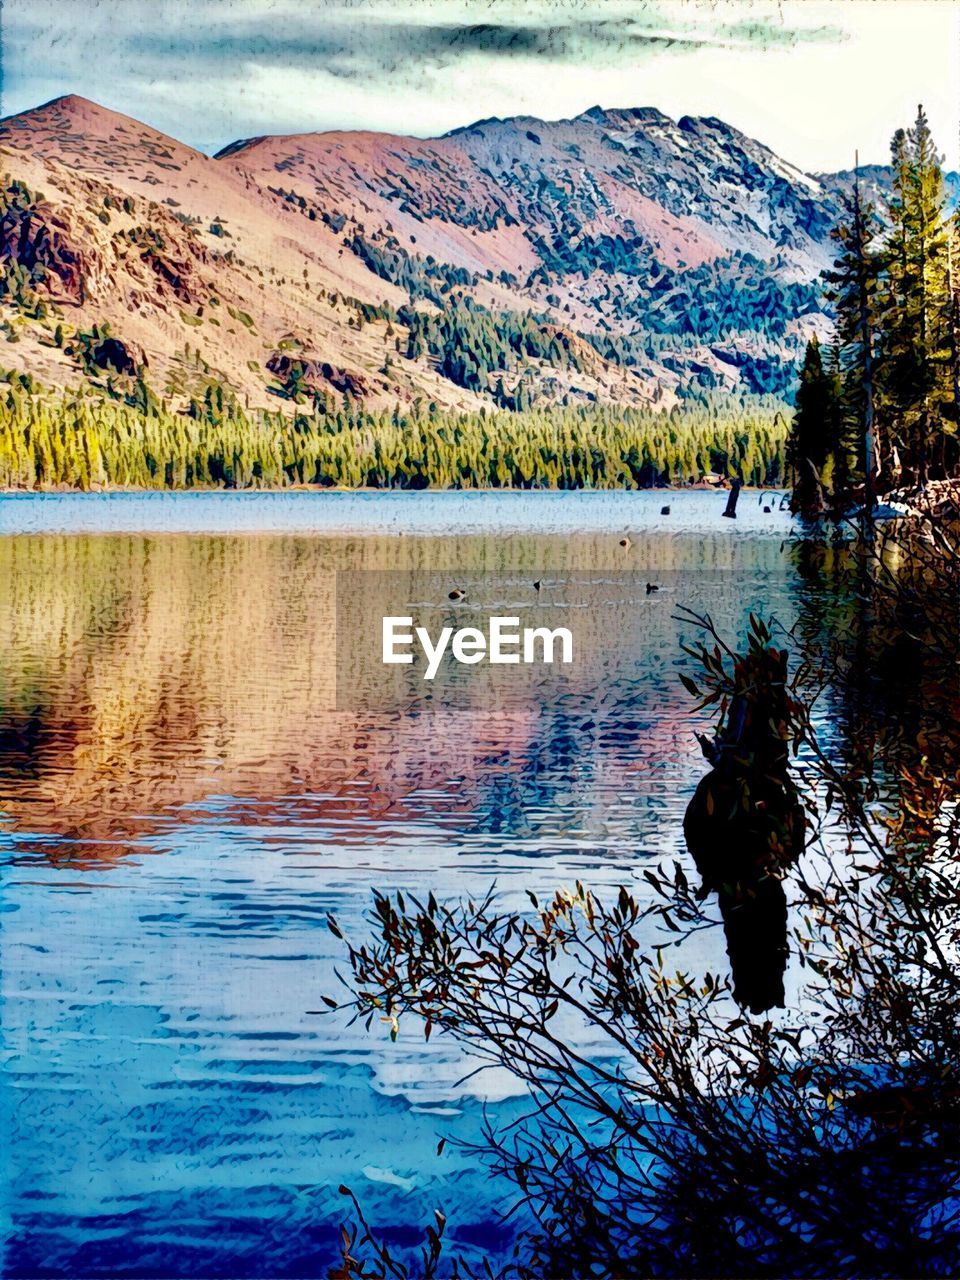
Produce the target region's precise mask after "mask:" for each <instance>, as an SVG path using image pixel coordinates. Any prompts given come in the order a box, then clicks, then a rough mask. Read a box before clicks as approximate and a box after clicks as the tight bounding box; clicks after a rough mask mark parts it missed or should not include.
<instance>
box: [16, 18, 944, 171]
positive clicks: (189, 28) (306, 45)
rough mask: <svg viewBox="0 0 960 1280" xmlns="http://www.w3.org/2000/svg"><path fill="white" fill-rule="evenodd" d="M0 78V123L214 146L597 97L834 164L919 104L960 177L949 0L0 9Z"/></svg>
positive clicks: (448, 124)
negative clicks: (106, 123)
mask: <svg viewBox="0 0 960 1280" xmlns="http://www.w3.org/2000/svg"><path fill="white" fill-rule="evenodd" d="M2 73H3V96H2V111H3V114H5V115H8V114H12V113H14V112H17V111H22V110H24V109H26V108H28V107H31V106H35V105H37V104H38V103H40V102H44V101H47V100H48V99H50V98H53V97H56V96H58V95H60V94H64V93H79V94H83V95H84V96H85V97H88V98H93V99H95V100H96V101H98V102H101V103H103V104H105V105H106V106H109V107H113V108H115V109H116V110H119V111H123V112H126V113H127V114H129V115H133V116H135V117H137V118H139V119H142V120H146V121H148V122H149V123H151V124H153V125H155V126H157V127H158V128H160V129H163V130H164V131H165V132H167V133H170V134H173V135H174V136H175V137H177V138H180V139H182V140H183V141H185V142H190V143H192V144H193V145H194V146H198V147H200V148H202V149H203V150H208V151H212V150H216V149H218V148H219V147H221V146H223V145H225V144H226V143H227V142H230V141H232V140H234V139H235V138H237V137H247V136H251V135H254V134H260V133H277V132H283V133H291V132H303V131H307V130H315V129H331V128H364V129H384V130H390V131H394V132H398V133H414V134H421V135H428V134H437V133H442V132H445V131H446V130H448V129H451V128H454V127H456V126H457V125H461V124H467V123H469V122H470V121H472V120H476V119H479V118H482V117H486V116H507V115H535V116H541V117H545V118H560V117H566V116H572V115H576V114H578V113H579V112H581V111H584V110H585V109H586V108H587V107H590V106H593V105H594V104H595V103H600V104H601V105H602V106H607V107H610V106H655V107H659V108H660V109H661V110H662V111H666V112H667V113H668V114H670V115H673V116H675V117H677V116H680V115H684V114H690V115H715V116H719V117H721V118H722V119H724V120H726V121H728V122H729V123H731V124H733V125H735V126H737V127H738V128H740V129H742V130H744V132H746V133H749V134H751V135H752V136H754V137H757V138H759V139H760V140H761V141H763V142H766V143H767V144H768V145H770V146H772V147H773V148H774V149H775V150H777V151H778V152H780V154H781V155H783V156H784V157H785V158H786V159H788V160H792V161H793V162H794V163H796V164H799V165H801V166H802V167H804V168H807V169H835V168H841V167H846V166H848V165H849V164H851V163H852V159H853V153H854V150H855V149H856V148H858V147H859V150H860V156H861V160H863V161H885V160H886V157H887V147H888V141H889V137H890V134H891V133H892V131H893V129H894V128H895V127H896V126H897V125H899V124H901V123H906V122H908V121H909V120H910V118H911V117H912V115H913V114H914V112H915V110H916V104H917V103H918V102H919V101H922V102H923V103H924V104H925V106H926V107H927V110H928V113H929V115H930V118H931V122H932V124H933V127H934V133H935V137H936V138H937V141H938V144H939V146H940V148H941V150H943V151H944V152H946V155H947V161H948V164H949V165H950V166H951V167H954V168H955V167H957V166H958V107H957V104H958V102H960V0H526V2H523V0H3V5H2Z"/></svg>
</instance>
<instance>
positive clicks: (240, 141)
mask: <svg viewBox="0 0 960 1280" xmlns="http://www.w3.org/2000/svg"><path fill="white" fill-rule="evenodd" d="M267 140H268V135H267V134H265V133H261V134H259V135H258V136H257V137H255V138H237V140H236V142H228V143H227V145H226V146H225V147H221V149H220V150H219V151H217V152H216V153H215V155H214V157H213V158H214V160H225V159H226V158H227V156H235V155H237V154H238V153H239V152H241V151H246V150H248V148H250V147H255V146H256V145H257V143H258V142H266V141H267Z"/></svg>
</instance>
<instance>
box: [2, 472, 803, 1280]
mask: <svg viewBox="0 0 960 1280" xmlns="http://www.w3.org/2000/svg"><path fill="white" fill-rule="evenodd" d="M778 497H779V495H778ZM725 500H726V496H725V495H724V494H720V493H708V492H702V493H701V492H697V493H662V492H661V493H634V494H628V493H602V494H599V493H598V494H589V493H579V494H546V493H544V494H515V493H471V494H444V493H437V494H433V493H417V494H346V493H344V494H339V493H324V494H310V493H283V494H237V495H227V494H184V495H163V494H150V495H136V494H119V495H110V496H95V495H66V494H65V495H44V496H36V497H23V496H7V497H0V591H2V595H0V875H2V914H0V928H2V956H3V988H2V1006H0V1051H2V1061H0V1071H2V1076H0V1080H2V1117H0V1118H2V1122H3V1128H4V1132H5V1133H6V1134H8V1135H9V1139H8V1141H7V1142H6V1143H5V1152H4V1172H3V1178H4V1188H3V1208H4V1213H5V1217H6V1259H5V1266H4V1273H5V1274H6V1275H9V1276H31V1275H37V1274H43V1275H50V1276H53V1275H56V1276H95V1275H97V1276H103V1275H111V1276H114V1275H116V1276H156V1275H168V1276H172V1275H178V1276H179V1275H188V1274H189V1275H191V1276H197V1277H206V1276H252V1275H257V1276H266V1275H269V1276H319V1275H323V1274H325V1272H326V1270H327V1268H328V1267H329V1265H330V1264H331V1263H332V1261H333V1260H334V1258H335V1256H336V1252H337V1223H338V1222H339V1221H340V1220H341V1218H342V1217H343V1214H344V1205H345V1201H344V1200H343V1198H342V1197H341V1196H340V1195H339V1194H338V1191H337V1188H338V1186H339V1184H340V1183H346V1184H348V1185H349V1186H350V1187H352V1188H353V1190H354V1191H355V1192H356V1193H357V1195H358V1196H359V1198H360V1199H361V1201H362V1202H363V1203H364V1205H365V1207H366V1209H367V1211H368V1216H369V1218H370V1220H371V1221H372V1222H374V1223H376V1224H378V1225H380V1226H383V1227H385V1228H387V1229H389V1230H390V1231H391V1232H392V1238H393V1239H395V1240H397V1241H399V1242H401V1243H403V1242H404V1241H408V1240H409V1239H410V1238H411V1236H410V1235H409V1233H408V1231H407V1228H408V1227H410V1226H413V1227H417V1228H419V1226H420V1224H422V1223H424V1222H426V1221H427V1220H428V1216H429V1215H432V1212H433V1209H434V1208H435V1207H442V1208H443V1209H444V1211H445V1212H446V1214H447V1217H448V1220H449V1228H448V1231H449V1234H450V1236H451V1237H452V1238H453V1239H454V1240H455V1241H458V1242H460V1243H461V1244H466V1245H470V1244H473V1245H475V1246H477V1247H479V1248H486V1247H489V1248H491V1249H497V1248H500V1247H506V1245H507V1244H508V1242H509V1238H510V1230H511V1227H510V1226H509V1224H503V1223H502V1222H501V1221H500V1217H499V1215H500V1214H501V1213H502V1211H503V1210H505V1209H506V1208H507V1207H508V1206H509V1205H510V1204H511V1203H512V1198H511V1192H510V1188H509V1187H505V1186H500V1185H498V1184H497V1183H496V1182H494V1181H492V1180H490V1179H489V1178H488V1177H487V1175H486V1174H485V1173H484V1171H483V1170H482V1169H481V1168H479V1167H478V1166H477V1165H476V1163H475V1162H474V1160H473V1159H472V1158H470V1157H469V1156H467V1155H466V1154H464V1153H463V1152H461V1151H460V1150H459V1149H458V1148H457V1146H456V1144H455V1142H453V1141H450V1142H448V1143H447V1145H446V1146H445V1148H444V1150H443V1153H442V1155H440V1156H438V1155H437V1145H438V1142H439V1141H440V1138H442V1137H448V1138H449V1139H457V1138H468V1139H469V1138H472V1137H476V1136H477V1135H478V1133H479V1128H480V1124H481V1120H482V1111H483V1107H484V1106H485V1105H486V1106H487V1107H488V1108H489V1110H490V1114H491V1115H492V1116H493V1117H494V1118H495V1119H502V1120H506V1119H509V1118H511V1117H513V1116H516V1115H518V1114H520V1113H521V1111H522V1109H523V1107H524V1098H523V1097H522V1096H521V1095H519V1094H518V1090H517V1088H516V1086H515V1083H514V1082H513V1081H512V1080H510V1079H509V1078H504V1077H503V1076H501V1075H498V1074H497V1073H496V1072H485V1073H481V1074H480V1075H474V1076H472V1077H471V1078H470V1079H469V1080H468V1081H466V1082H465V1083H462V1082H461V1081H462V1077H464V1076H465V1075H466V1074H468V1073H469V1072H470V1071H471V1070H472V1068H473V1066H474V1065H475V1064H473V1063H471V1062H469V1061H467V1060H464V1059H463V1058H461V1056H460V1055H459V1053H458V1052H457V1051H456V1050H455V1049H454V1048H453V1047H451V1046H450V1045H448V1044H446V1043H445V1042H444V1040H443V1038H442V1037H441V1038H439V1039H437V1038H434V1039H432V1040H431V1041H430V1043H429V1044H425V1043H424V1042H423V1040H422V1038H421V1037H419V1036H417V1035H416V1034H414V1033H412V1032H411V1033H410V1034H405V1033H404V1029H403V1028H401V1034H400V1036H399V1038H398V1040H397V1041H396V1043H391V1041H390V1039H389V1036H388V1034H387V1029H386V1028H384V1027H381V1026H377V1025H374V1026H373V1027H372V1029H371V1030H370V1031H369V1032H368V1031H366V1030H364V1028H363V1027H362V1026H361V1025H355V1026H348V1025H347V1024H346V1020H345V1019H344V1018H342V1017H341V1016H340V1015H330V1016H320V1015H318V1013H317V1012H316V1011H317V1010H318V1009H322V1008H323V1007H324V1006H323V996H324V995H325V994H327V993H333V994H337V986H336V979H335V976H334V974H333V967H334V965H335V964H336V963H337V962H338V959H342V950H341V944H339V943H338V942H337V940H336V939H335V938H334V937H333V936H332V935H331V933H330V932H329V931H328V930H327V927H326V923H325V920H326V916H327V914H328V912H333V913H334V914H335V915H336V916H337V918H338V920H339V921H340V922H341V925H342V926H344V927H345V928H346V929H348V930H349V931H350V933H351V934H352V935H354V936H359V935H360V934H362V932H363V928H364V926H363V923H362V917H363V915H364V912H365V911H366V909H367V907H368V904H369V896H370V889H371V887H372V886H376V887H378V888H382V889H398V888H402V889H404V890H413V891H418V890H419V891H421V892H423V893H426V892H427V891H428V890H429V889H433V891H434V892H435V893H436V894H437V896H438V897H456V896H460V895H467V894H476V893H478V892H481V891H483V890H485V889H487V888H488V887H489V886H490V885H491V884H492V883H494V882H496V885H497V887H498V891H499V893H500V894H501V895H502V897H503V898H504V900H506V901H508V902H511V903H515V904H516V905H517V906H522V905H524V904H526V901H527V899H526V891H527V890H532V891H535V892H541V893H543V892H550V891H553V890H554V889H556V888H557V887H559V886H561V885H569V884H572V882H573V881H574V880H576V879H581V880H583V881H584V882H586V883H588V884H589V885H591V886H593V887H594V888H598V889H600V890H601V891H602V889H603V887H604V886H613V885H619V884H621V883H627V884H629V885H630V886H631V887H632V888H634V889H635V890H636V891H637V892H638V893H640V894H643V893H644V891H645V881H644V880H643V871H644V869H645V868H647V867H649V866H650V865H652V864H655V863H656V862H657V861H658V860H659V859H661V858H663V857H678V858H681V859H683V860H684V861H685V864H687V865H689V862H690V860H689V858H688V855H687V854H686V852H685V849H684V845H683V836H682V830H681V823H682V818H683V813H684V809H685V807H686V804H687V802H688V800H689V798H690V796H691V794H692V792H693V789H694V787H695V785H696V782H697V780H698V779H699V777H701V776H702V774H703V772H704V770H705V765H704V762H703V759H702V756H701V753H700V749H699V746H698V744H697V742H696V740H695V737H694V734H695V731H696V730H698V729H699V730H702V729H704V728H705V727H706V724H705V722H704V720H702V719H698V718H697V717H695V716H693V715H692V714H691V699H690V697H689V695H688V694H687V693H685V691H684V690H683V688H682V686H681V685H680V683H679V680H678V678H677V676H678V670H679V669H680V666H679V659H680V657H681V655H680V652H679V647H678V646H679V641H680V639H681V638H682V637H687V638H691V639H692V638H694V634H695V633H694V631H693V628H692V627H691V626H690V624H688V623H684V622H681V621H679V620H678V619H677V617H676V614H677V610H678V608H679V607H681V606H690V607H693V608H696V609H698V610H708V611H709V612H710V613H711V614H712V615H713V617H714V618H715V619H716V621H717V622H718V624H719V625H720V626H721V628H722V629H723V630H724V632H725V633H727V634H729V635H731V636H732V637H735V636H736V635H737V634H738V633H739V632H741V631H742V629H743V627H744V625H745V623H746V620H747V616H748V614H749V612H750V611H751V610H752V611H754V612H758V613H760V614H763V615H764V616H771V615H772V616H775V617H776V618H777V619H778V621H779V622H780V623H781V624H782V625H783V626H784V627H787V628H788V627H790V626H792V625H793V623H794V621H795V620H796V618H797V617H798V615H799V613H800V612H801V611H802V609H803V607H804V602H805V599H806V598H807V594H808V593H809V591H810V590H811V589H812V588H811V586H810V584H809V582H808V581H807V580H806V579H805V578H804V575H803V574H802V573H800V572H798V570H797V568H796V565H795V558H794V557H793V556H792V554H791V549H790V547H789V546H786V547H785V546H784V540H785V539H786V538H787V537H788V535H789V533H790V527H791V522H790V518H789V516H788V515H786V514H783V513H780V512H779V510H778V505H779V503H778V501H777V500H772V501H771V499H770V498H768V499H766V500H765V501H766V504H767V505H772V510H771V511H769V512H765V511H764V509H763V507H764V502H762V501H761V500H760V498H759V495H757V494H755V493H746V492H745V493H744V494H742V495H741V499H740V508H739V512H740V514H739V518H738V520H737V521H736V522H734V521H729V520H724V519H723V518H722V517H721V514H720V513H721V511H722V510H723V506H724V503H725ZM664 504H669V506H670V514H669V515H667V516H664V515H661V514H660V511H661V507H662V506H663V505H664ZM624 540H625V541H626V542H627V544H628V545H626V546H623V545H621V542H622V541H624ZM338 575H339V577H338ZM384 575H390V576H388V577H384ZM535 581H536V582H539V583H540V584H541V587H540V589H539V591H538V590H536V589H535V588H534V586H533V584H534V582H535ZM338 582H339V584H340V586H339V600H340V629H339V632H338V607H337V606H338ZM648 582H649V583H650V584H651V586H654V587H656V588H657V590H655V591H648V590H647V587H646V584H647V583H648ZM382 583H387V586H386V587H383V588H381V587H379V586H377V584H382ZM391 583H392V584H395V586H396V591H397V592H398V593H399V595H398V597H397V598H398V599H399V600H401V602H402V601H403V600H404V599H406V598H407V597H409V598H410V599H412V600H413V601H414V602H415V604H416V605H417V607H421V606H422V607H424V608H427V607H429V608H432V609H435V610H437V611H438V616H439V615H440V614H443V613H444V611H446V612H447V613H449V612H450V605H449V602H448V591H449V590H451V589H455V588H459V587H462V585H463V584H464V583H466V584H468V585H469V590H468V595H467V599H466V601H465V602H464V610H463V611H462V612H461V613H460V614H459V615H458V616H460V617H461V618H465V619H470V618H471V617H472V616H474V614H472V613H471V606H473V607H474V613H475V612H476V609H477V608H480V607H486V606H487V605H490V606H491V607H492V605H494V604H496V606H497V607H498V608H501V607H502V608H504V609H507V610H508V611H513V612H516V613H517V614H518V615H521V616H524V615H529V616H530V617H531V618H535V617H539V616H540V615H541V614H542V613H543V611H544V610H549V609H553V608H556V609H560V608H566V609H567V610H568V611H569V616H570V617H572V618H574V619H575V621H574V623H572V624H571V625H572V626H573V627H574V629H575V634H576V636H577V640H578V654H579V660H578V662H577V663H575V664H574V665H573V666H572V667H571V669H570V670H569V671H567V672H563V673H560V672H556V671H546V670H544V671H541V672H537V673H532V674H531V673H526V675H525V678H524V680H522V681H520V682H519V683H517V684H515V685H511V683H510V680H509V679H508V678H507V677H506V676H504V677H503V679H500V678H499V677H498V679H497V681H495V682H490V681H487V683H483V681H482V680H481V681H480V683H471V681H473V680H474V677H473V676H472V675H471V674H470V673H468V672H465V671H464V672H459V673H454V674H453V676H452V677H451V679H450V680H448V682H447V685H446V686H445V690H444V692H443V693H442V694H440V693H438V694H437V695H436V696H433V697H428V698H425V697H424V696H423V693H422V690H421V689H420V688H419V687H418V686H417V685H416V684H415V682H410V681H408V682H407V683H406V684H403V683H401V684H400V685H398V686H396V687H392V688H391V690H390V691H389V697H387V696H386V695H385V694H384V693H383V690H382V688H381V681H382V678H383V670H382V668H380V667H378V666H377V664H376V663H374V662H369V661H367V660H366V659H365V658H364V657H363V656H362V650H361V649H360V648H359V647H357V646H355V645H354V644H353V642H352V638H351V634H350V632H349V628H348V627H347V626H346V624H345V623H344V620H343V619H344V616H345V615H344V608H345V603H344V602H345V600H346V602H347V603H351V602H359V603H358V604H357V607H358V608H360V609H361V610H362V609H366V610H367V613H368V614H371V615H372V613H375V612H376V606H377V600H378V598H379V595H380V592H381V590H382V591H387V592H388V593H389V591H390V589H391V588H390V585H389V584H391ZM344 584H346V590H345V589H344ZM364 584H369V585H370V590H367V588H366V587H365V586H364ZM373 588H376V590H373ZM485 592H486V595H485V594H484V593H485ZM411 593H412V594H411ZM538 610H539V611H540V613H537V611H538ZM358 616H366V615H363V614H362V613H361V614H360V615H358ZM358 655H359V656H358ZM347 668H349V689H348V690H347V694H346V695H345V693H344V688H343V686H342V683H341V684H339V685H338V679H339V678H340V676H342V675H343V672H344V671H345V670H346V669H347ZM347 695H349V696H347ZM646 892H649V890H646ZM696 948H697V949H698V956H699V958H702V959H705V960H707V961H709V962H710V963H712V964H714V965H715V966H718V967H723V966H724V964H725V957H724V948H723V938H722V935H721V934H720V933H719V931H715V932H713V933H709V934H705V935H702V936H701V937H700V938H699V939H698V941H697V943H696ZM789 980H790V975H789V974H788V981H789Z"/></svg>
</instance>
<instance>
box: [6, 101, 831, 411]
mask: <svg viewBox="0 0 960 1280" xmlns="http://www.w3.org/2000/svg"><path fill="white" fill-rule="evenodd" d="M0 172H3V174H4V175H5V182H4V186H5V188H6V190H5V194H4V196H3V208H2V210H0V269H2V286H0V292H2V294H3V297H2V307H0V320H2V324H3V329H4V335H5V336H6V338H7V343H5V344H4V345H3V346H2V347H0V352H2V355H0V364H3V365H4V366H5V367H8V368H9V367H12V368H16V369H22V370H24V371H26V372H29V373H31V374H32V375H33V376H35V377H36V378H37V379H39V380H40V381H43V382H53V383H57V384H63V383H67V384H69V383H72V382H79V381H82V380H83V379H88V380H94V381H100V382H103V381H104V380H106V379H111V380H113V382H114V383H117V382H119V383H122V382H123V380H124V379H128V380H129V379H135V378H137V377H141V378H142V379H144V380H145V381H146V382H148V383H149V385H150V386H151V387H152V388H153V389H154V390H155V391H156V393H157V394H159V395H162V396H164V397H165V398H167V399H168V400H169V401H170V402H171V403H173V404H177V403H184V402H186V401H188V400H189V398H190V397H194V396H197V395H198V394H200V393H202V392H203V391H204V389H205V388H208V387H209V386H210V385H211V384H212V383H219V384H221V385H223V386H225V387H227V388H229V389H232V390H233V391H235V392H236V393H237V394H238V395H239V396H240V397H242V398H243V399H245V400H246V401H247V402H248V403H250V404H255V405H268V406H271V407H280V406H285V405H288V404H292V403H294V402H300V403H303V402H304V401H309V400H310V399H311V398H312V399H318V398H324V399H325V400H329V399H330V398H333V399H340V398H342V397H345V396H346V397H351V398H353V399H355V400H357V401H359V402H362V403H364V404H366V405H368V406H371V407H383V406H387V405H391V406H392V405H393V404H396V403H400V404H406V405H410V404H413V403H414V402H417V401H419V402H421V403H429V402H434V403H436V404H438V405H439V406H441V407H450V408H454V407H460V408H465V409H469V408H476V407H478V406H479V405H482V404H486V405H490V406H493V405H497V406H500V407H503V408H507V409H510V408H518V407H526V406H528V405H530V404H537V403H578V402H581V401H583V402H585V401H597V400H600V401H622V402H625V403H633V404H645V403H650V404H661V405H670V404H673V403H676V402H677V401H678V399H680V398H682V397H684V396H689V395H691V394H696V393H698V392H706V391H713V390H727V391H732V392H734V393H738V394H749V393H756V392H763V391H773V392H781V391H783V390H784V389H785V388H786V387H787V386H788V385H789V384H790V383H791V382H792V378H793V370H794V367H795V363H796V360H797V358H798V352H799V349H800V345H801V344H802V342H803V341H804V339H805V337H806V336H807V335H808V333H809V332H811V331H812V330H820V331H821V332H822V331H823V330H824V329H825V328H826V327H828V320H827V318H826V317H825V316H824V315H823V313H822V311H821V309H820V302H819V288H818V276H819V273H820V272H821V270H822V269H823V267H824V266H825V265H827V263H828V261H829V259H830V245H829V239H828V233H829V228H830V226H831V224H832V222H833V220H834V218H835V217H836V213H837V200H838V190H839V186H840V183H839V181H838V180H836V179H834V178H831V177H830V176H829V175H826V176H820V177H815V176H811V175H808V174H803V173H801V172H799V171H798V170H797V169H795V168H793V167H792V166H790V165H789V164H787V163H786V162H785V161H783V160H781V159H780V158H779V157H777V156H776V155H774V154H773V152H771V151H770V150H768V149H767V148H766V147H764V146H762V145H761V144H760V143H758V142H755V141H753V140H752V139H750V138H747V137H746V136H744V135H743V134H741V133H739V132H737V131H736V130H734V129H731V128H730V127H729V126H727V125H725V124H724V123H723V122H722V121H719V120H716V119H693V118H690V117H684V118H682V119H681V120H679V121H673V120H671V119H669V118H668V117H666V116H664V115H663V114H662V113H660V112H659V111H656V110H653V109H637V110H619V111H606V110H602V109H601V108H599V107H595V108H593V109H591V110H590V111H587V112H585V113H584V114H583V115H581V116H579V117H577V118H576V119H574V120H564V121H556V122H544V121H540V120H534V119H529V118H516V119H510V120H486V121H480V122H478V123H477V124H475V125H472V126H470V127H469V128H466V129H460V130H456V131H454V132H453V133H450V134H448V135H446V136H444V137H440V138H433V139H417V138H404V137H394V136H388V135H384V134H375V133H322V134H302V135H297V136H291V137H267V138H254V139H248V140H245V141H240V142H236V143H234V144H233V145H232V146H230V147H227V148H226V149H225V150H223V151H222V152H220V153H219V155H217V156H215V157H210V156H206V155H204V154H202V153H200V152H198V151H195V150H193V149H192V148H190V147H188V146H185V145H184V144H182V143H180V142H177V141H175V140H174V139H172V138H169V137H167V136H165V135H163V134H161V133H158V132H157V131H156V130H154V129H151V128H150V127H149V126H147V125H143V124H140V123H139V122H137V121H134V120H131V119H128V118H126V117H124V116H122V115H118V114H117V113H114V112H111V111H108V110H106V109H104V108H102V107H99V106H97V105H96V104H95V103H92V102H89V101H86V100H85V99H82V98H77V97H67V98H60V99H57V100H55V101H54V102H51V103H48V104H46V105H45V106H42V107H39V108H37V109H35V110H32V111H28V112H25V113H24V114H22V115H19V116H14V117H10V118H7V119H5V120H3V121H0Z"/></svg>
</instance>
